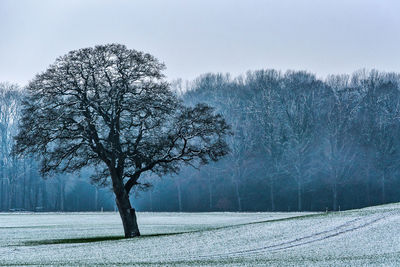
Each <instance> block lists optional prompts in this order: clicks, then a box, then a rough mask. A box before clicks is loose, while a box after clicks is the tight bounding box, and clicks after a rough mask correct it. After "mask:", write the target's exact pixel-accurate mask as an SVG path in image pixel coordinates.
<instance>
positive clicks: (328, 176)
mask: <svg viewBox="0 0 400 267" xmlns="http://www.w3.org/2000/svg"><path fill="white" fill-rule="evenodd" d="M399 82H400V76H399V75H398V74H394V73H381V72H378V71H364V70H362V71H358V72H356V73H354V74H353V75H332V76H329V77H327V78H326V79H325V80H319V79H317V78H316V77H315V76H314V75H312V74H310V73H307V72H294V71H289V72H286V73H281V72H279V71H276V70H260V71H254V72H248V73H247V74H246V75H243V76H240V77H236V78H231V77H230V76H229V75H222V74H206V75H203V76H201V77H199V78H198V79H196V80H195V81H193V82H191V83H190V84H189V85H186V87H188V90H177V91H180V92H181V93H180V96H181V98H182V99H183V100H184V102H185V103H186V104H188V105H191V106H195V104H197V103H200V102H205V103H207V104H209V105H211V106H214V107H215V108H216V111H217V112H218V113H221V114H223V116H224V117H225V118H226V119H227V121H228V122H229V124H230V125H231V128H232V132H233V133H234V135H232V136H228V137H227V141H228V143H229V146H230V149H231V152H230V153H229V155H228V156H226V157H225V158H224V159H222V160H220V161H219V162H215V163H211V164H209V165H207V166H204V167H202V168H201V169H200V170H198V169H193V168H191V167H184V168H183V169H182V171H181V173H180V174H179V175H169V176H167V177H165V178H164V179H162V180H160V181H159V180H158V179H155V177H154V176H152V175H146V176H143V177H141V181H142V183H143V184H147V183H149V184H150V183H151V184H153V187H152V188H150V190H148V191H147V192H144V193H140V198H138V199H137V200H136V201H137V204H136V206H137V207H138V208H139V209H141V210H153V211H165V210H170V211H215V210H232V211H248V210H269V211H274V210H285V211H286V210H325V209H326V208H328V209H329V210H339V209H349V208H357V207H363V206H368V205H374V204H381V203H386V202H393V201H399V200H400V190H398V188H399V186H400V175H399V168H398V167H397V166H399V162H398V159H399V158H400V157H399V156H400V155H399V151H400V143H399V136H400V127H399V126H400V121H399V119H400V91H399ZM174 87H176V88H177V89H179V88H182V87H185V86H183V84H182V82H177V83H174ZM22 92H23V91H22V90H20V89H19V88H18V87H17V86H15V85H11V84H4V83H3V84H1V86H0V138H1V139H0V141H1V146H0V210H1V211H5V210H10V209H20V208H22V209H26V210H35V209H36V210H38V209H40V210H99V209H100V208H101V207H104V208H105V209H108V210H110V209H113V208H114V204H113V197H111V194H110V192H109V189H103V190H99V189H98V188H95V187H91V185H90V184H89V182H88V180H87V179H86V177H87V176H90V174H91V173H92V172H91V170H90V169H88V170H85V171H82V172H81V174H80V175H67V174H57V175H54V177H48V178H49V179H46V180H43V179H42V178H41V175H39V172H38V166H37V163H36V161H35V160H34V159H32V158H30V157H24V158H19V159H16V158H15V157H13V156H11V155H10V153H9V152H10V150H11V147H12V145H13V142H14V139H13V138H12V137H13V135H15V133H16V132H17V121H18V118H19V116H20V115H19V112H20V111H19V110H20V99H21V97H22ZM138 194H139V192H137V195H138ZM83 200H84V201H83Z"/></svg>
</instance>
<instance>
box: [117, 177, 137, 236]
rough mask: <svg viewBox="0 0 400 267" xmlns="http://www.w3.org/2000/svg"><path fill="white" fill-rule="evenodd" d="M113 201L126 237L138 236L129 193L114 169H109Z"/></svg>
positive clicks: (134, 213)
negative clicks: (113, 195)
mask: <svg viewBox="0 0 400 267" xmlns="http://www.w3.org/2000/svg"><path fill="white" fill-rule="evenodd" d="M111 178H112V183H113V191H114V194H115V202H116V204H117V207H118V211H119V215H120V216H121V220H122V225H123V227H124V233H125V237H126V238H132V237H136V236H140V232H139V227H138V225H137V220H136V212H135V209H133V208H132V206H131V202H130V200H129V194H128V193H127V192H126V191H125V188H124V184H123V182H122V179H121V178H120V177H118V175H117V174H116V171H113V170H112V171H111Z"/></svg>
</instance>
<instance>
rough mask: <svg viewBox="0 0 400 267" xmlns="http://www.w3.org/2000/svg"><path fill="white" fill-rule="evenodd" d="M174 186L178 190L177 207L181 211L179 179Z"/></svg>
mask: <svg viewBox="0 0 400 267" xmlns="http://www.w3.org/2000/svg"><path fill="white" fill-rule="evenodd" d="M176 188H177V190H178V209H179V212H182V191H181V183H180V181H177V183H176Z"/></svg>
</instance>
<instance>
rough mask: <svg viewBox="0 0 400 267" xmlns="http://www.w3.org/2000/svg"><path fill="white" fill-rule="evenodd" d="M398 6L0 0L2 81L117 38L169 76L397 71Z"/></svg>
mask: <svg viewBox="0 0 400 267" xmlns="http://www.w3.org/2000/svg"><path fill="white" fill-rule="evenodd" d="M399 13H400V1H398V0H291V1H289V0H274V1H272V0H265V1H261V0H242V1H234V0H197V1H194V0H186V1H184V0H181V1H178V0H150V1H149V0H146V1H145V0H143V1H133V0H132V1H128V0H108V1H105V0H85V1H84V0H80V1H78V0H0V81H9V82H16V83H19V84H20V85H25V84H26V83H27V82H28V81H29V80H30V79H32V78H33V77H34V75H35V74H36V73H38V72H41V71H44V70H45V69H46V67H47V66H48V65H49V64H51V63H53V62H54V60H55V59H56V57H58V56H61V55H63V54H65V53H66V52H68V51H70V50H74V49H79V48H83V47H88V46H94V45H96V44H105V43H115V42H116V43H122V44H125V45H127V47H128V48H133V49H136V50H141V51H145V52H149V53H151V54H153V55H154V56H156V57H157V58H158V59H159V60H160V61H163V62H164V63H165V64H166V66H167V70H166V75H167V76H168V79H170V80H171V79H175V78H178V77H181V78H183V79H192V78H195V77H197V76H198V75H200V74H202V73H205V72H230V73H232V74H233V75H237V74H241V73H244V72H245V71H247V70H255V69H261V68H276V69H280V70H283V71H285V70H287V69H297V70H300V69H301V70H308V71H311V72H313V73H316V74H317V75H318V76H320V77H324V76H325V75H327V74H330V73H351V72H352V71H354V70H357V69H360V68H364V67H365V68H369V69H371V68H377V69H379V70H384V71H397V72H400V16H399Z"/></svg>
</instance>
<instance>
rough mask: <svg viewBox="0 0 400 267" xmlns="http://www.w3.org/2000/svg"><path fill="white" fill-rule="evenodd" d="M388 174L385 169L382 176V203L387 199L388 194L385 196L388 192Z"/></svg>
mask: <svg viewBox="0 0 400 267" xmlns="http://www.w3.org/2000/svg"><path fill="white" fill-rule="evenodd" d="M385 176H386V171H385V170H384V171H383V174H382V178H381V187H382V188H381V189H382V191H381V202H382V204H384V203H385V201H386V199H385V198H386V196H385V194H386V192H385V178H386V177H385Z"/></svg>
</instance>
